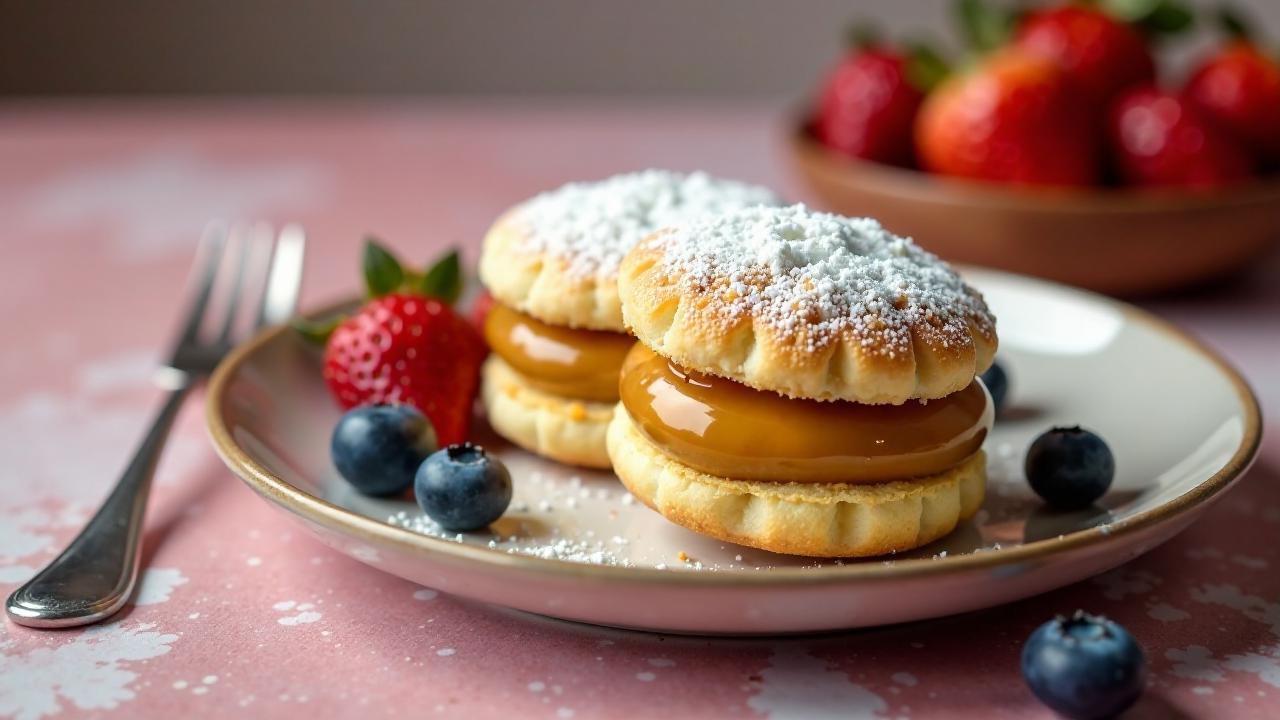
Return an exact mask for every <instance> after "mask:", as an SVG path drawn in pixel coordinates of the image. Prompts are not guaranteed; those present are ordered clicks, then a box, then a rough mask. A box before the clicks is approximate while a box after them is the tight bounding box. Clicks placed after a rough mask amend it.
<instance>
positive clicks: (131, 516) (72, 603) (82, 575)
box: [5, 376, 191, 628]
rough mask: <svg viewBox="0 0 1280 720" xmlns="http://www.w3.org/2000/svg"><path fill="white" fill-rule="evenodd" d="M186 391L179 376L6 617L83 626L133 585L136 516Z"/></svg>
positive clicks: (111, 608) (138, 530) (108, 611)
mask: <svg viewBox="0 0 1280 720" xmlns="http://www.w3.org/2000/svg"><path fill="white" fill-rule="evenodd" d="M190 391H191V383H190V379H189V378H187V377H186V376H183V377H181V378H179V382H175V383H173V384H172V385H171V386H170V389H169V396H168V397H167V398H166V399H165V402H164V405H163V407H161V409H160V412H159V413H158V414H157V415H156V418H155V421H154V422H153V423H152V425H151V429H150V430H149V431H147V436H146V438H144V439H143V441H142V444H141V445H140V446H139V447H138V450H137V452H136V453H135V454H134V456H133V460H131V461H130V462H129V467H128V468H126V469H125V471H124V475H122V476H121V477H120V480H119V481H118V482H117V483H116V486H115V489H113V490H112V491H111V495H110V496H109V497H108V498H107V500H106V502H104V503H103V504H102V507H101V508H99V509H98V512H97V513H95V514H94V516H93V518H92V519H91V520H89V524H88V525H85V527H84V529H83V530H81V531H80V534H79V535H77V536H76V539H75V540H72V541H71V544H70V545H68V546H67V549H66V550H63V551H62V554H61V555H59V556H58V557H57V558H55V559H54V560H53V562H51V563H49V565H48V566H47V567H45V569H44V570H41V571H40V573H39V574H38V575H36V576H35V577H33V578H32V579H31V580H29V581H28V582H27V583H26V584H25V585H23V586H22V587H20V588H18V589H17V590H15V591H14V592H13V594H12V595H10V596H9V600H8V602H7V603H6V604H5V611H6V612H8V614H9V617H10V618H11V619H12V620H13V621H14V622H16V623H18V624H19V625H26V626H28V627H39V628H56V627H72V626H75V625H89V624H91V623H95V622H98V621H99V620H103V619H105V618H107V617H110V616H111V615H113V614H115V612H116V611H117V610H119V609H120V608H121V607H122V606H124V604H125V603H126V602H127V601H128V600H129V596H130V595H132V594H133V588H134V585H135V583H136V582H137V579H138V553H139V550H140V548H141V545H142V525H143V516H144V515H145V514H146V509H147V495H148V494H150V490H151V479H152V477H154V476H155V471H156V463H157V461H159V459H160V453H161V451H162V450H163V449H164V444H165V440H166V439H167V438H168V437H169V430H170V429H171V428H172V427H173V421H174V418H175V417H177V414H178V410H179V409H180V408H181V407H182V401H183V400H185V399H186V398H187V394H188V393H189V392H190Z"/></svg>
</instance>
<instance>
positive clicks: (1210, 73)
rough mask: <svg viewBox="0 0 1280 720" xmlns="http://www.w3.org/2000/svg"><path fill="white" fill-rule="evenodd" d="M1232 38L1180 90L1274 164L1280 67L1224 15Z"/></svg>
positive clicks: (1279, 145)
mask: <svg viewBox="0 0 1280 720" xmlns="http://www.w3.org/2000/svg"><path fill="white" fill-rule="evenodd" d="M1221 20H1222V24H1223V25H1224V26H1226V28H1227V30H1228V32H1230V33H1231V35H1232V36H1233V39H1232V40H1231V41H1230V42H1228V43H1226V44H1225V45H1224V46H1222V47H1221V48H1219V49H1218V51H1217V52H1216V53H1214V54H1213V55H1211V56H1209V57H1208V58H1205V60H1204V61H1203V62H1201V64H1200V65H1199V67H1198V68H1197V69H1196V70H1195V71H1194V72H1193V73H1192V74H1191V76H1190V78H1189V79H1188V80H1187V84H1186V87H1185V88H1184V90H1183V92H1184V93H1185V94H1186V97H1187V98H1188V99H1189V100H1190V101H1191V102H1192V103H1193V104H1194V105H1195V106H1196V107H1197V108H1199V109H1200V110H1201V111H1202V112H1203V113H1204V114H1205V115H1207V116H1208V117H1209V118H1211V119H1212V120H1213V121H1214V122H1217V123H1218V124H1219V125H1221V126H1222V127H1224V128H1226V129H1227V130H1228V131H1230V132H1231V133H1232V134H1233V135H1235V137H1236V138H1237V139H1238V140H1240V142H1242V143H1244V145H1245V147H1246V148H1247V149H1248V150H1250V151H1251V152H1253V153H1255V154H1256V155H1257V156H1259V157H1260V158H1261V159H1262V161H1263V162H1264V163H1265V164H1267V165H1271V166H1280V63H1278V62H1277V61H1276V58H1274V57H1270V56H1268V55H1267V54H1265V53H1263V52H1262V51H1261V50H1259V49H1258V46H1257V45H1256V44H1254V43H1253V42H1252V41H1250V39H1249V36H1248V33H1247V32H1246V29H1245V25H1244V23H1243V22H1242V21H1241V20H1239V19H1238V18H1236V17H1235V16H1234V15H1232V14H1230V13H1228V12H1224V13H1223V14H1222V17H1221Z"/></svg>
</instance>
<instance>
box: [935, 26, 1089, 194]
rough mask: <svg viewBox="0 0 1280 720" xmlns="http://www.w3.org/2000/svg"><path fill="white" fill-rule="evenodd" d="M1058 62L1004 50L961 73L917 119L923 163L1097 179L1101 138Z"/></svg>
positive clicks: (978, 172)
mask: <svg viewBox="0 0 1280 720" xmlns="http://www.w3.org/2000/svg"><path fill="white" fill-rule="evenodd" d="M1084 108H1085V105H1084V103H1083V102H1082V100H1081V99H1080V97H1079V95H1078V94H1077V92H1076V91H1075V90H1074V89H1073V87H1072V86H1071V85H1070V83H1069V82H1068V80H1067V77H1066V74H1065V73H1064V72H1063V71H1062V70H1061V69H1059V67H1058V66H1057V64H1055V63H1054V62H1052V61H1050V60H1046V59H1044V58H1041V57H1038V56H1035V55H1030V54H1028V53H1025V52H1022V51H1019V50H1016V49H1006V50H1002V51H999V52H997V53H995V54H993V55H991V56H989V57H987V58H985V59H983V60H982V62H980V63H979V64H978V65H977V66H976V67H974V68H973V69H971V70H970V71H968V72H964V73H961V74H958V75H953V76H952V77H950V78H948V79H947V80H946V81H945V82H943V83H942V85H940V86H939V87H938V89H937V90H935V91H934V92H933V93H932V94H931V95H930V96H929V97H928V99H927V100H926V101H925V104H924V106H923V107H922V108H921V110H920V116H919V118H918V119H917V121H916V129H915V134H916V147H917V151H918V153H919V156H920V164H921V165H922V166H923V167H924V168H925V169H927V170H929V171H931V172H934V173H939V174H942V175H952V176H957V177H965V178H972V179H978V180H991V181H1000V182H1007V183H1013V184H1021V185H1092V184H1094V183H1096V182H1097V181H1098V179H1099V175H1100V172H1099V166H1100V162H1099V155H1098V138H1097V132H1096V130H1095V129H1094V123H1091V122H1090V121H1089V118H1088V116H1087V115H1086V114H1085V112H1084Z"/></svg>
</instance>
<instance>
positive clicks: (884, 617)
mask: <svg viewBox="0 0 1280 720" xmlns="http://www.w3.org/2000/svg"><path fill="white" fill-rule="evenodd" d="M967 276H968V278H969V280H970V281H971V282H973V283H974V284H975V285H977V286H978V287H979V288H980V289H981V290H982V291H983V292H984V293H985V294H986V296H987V300H988V301H989V303H990V304H991V307H992V308H993V309H994V311H995V313H996V315H997V317H998V323H999V324H998V329H999V333H1000V359H1001V362H1002V363H1003V364H1004V365H1005V366H1006V367H1007V368H1008V369H1009V372H1010V375H1011V377H1012V388H1013V389H1012V393H1011V402H1010V410H1009V412H1008V413H1007V415H1006V417H1004V418H1002V419H1001V420H1000V421H998V422H997V424H996V427H995V430H994V432H993V433H992V434H991V436H990V437H989V438H988V440H987V444H986V448H987V452H988V455H989V457H990V468H989V471H990V482H989V485H988V493H987V495H988V497H987V501H986V504H985V505H984V507H983V510H982V511H981V512H980V513H979V514H978V516H977V517H976V518H974V519H973V520H971V521H969V522H967V523H964V524H963V525H962V526H961V527H960V528H958V529H957V530H956V531H955V532H954V533H953V534H951V535H950V536H949V537H947V538H944V539H943V540H941V541H939V542H936V543H934V544H932V545H929V546H927V547H925V548H921V549H920V550H917V551H914V552H911V553H906V554H900V555H897V556H892V557H887V558H880V559H872V560H861V561H854V560H848V561H826V560H823V561H815V560H812V559H805V558H792V557H785V556H780V555H774V554H771V553H767V552H763V551H758V550H751V549H747V548H742V547H737V546H734V545H729V544H725V543H720V542H718V541H714V540H711V539H709V538H705V537H702V536H699V535H696V534H694V533H692V532H689V531H687V530H684V529H683V528H680V527H677V526H675V525H672V524H670V523H668V522H666V521H665V520H663V519H662V518H661V517H659V516H658V515H657V514H655V513H653V512H651V511H650V510H649V509H647V508H645V507H644V506H642V505H641V504H640V503H638V502H634V501H632V500H631V498H630V496H629V495H627V493H626V492H625V491H624V490H623V489H622V487H621V486H620V485H619V484H618V483H617V481H616V480H615V479H614V478H613V476H612V475H610V474H608V473H602V472H593V471H584V470H580V469H575V468H570V467H565V466H562V465H558V464H556V463H552V462H549V461H545V460H542V459H540V458H537V457H534V456H532V455H529V454H527V453H525V452H523V451H520V450H518V449H515V448H512V447H511V446H509V445H506V444H504V443H502V442H501V441H499V440H497V439H496V438H492V437H489V436H487V435H485V434H484V433H483V432H482V435H483V437H482V438H481V439H482V440H483V441H484V442H485V444H486V445H487V446H488V447H489V448H490V450H492V451H494V452H496V453H498V454H499V455H500V456H501V457H502V459H503V460H504V461H505V462H506V463H507V465H508V466H509V468H510V469H511V472H512V475H513V477H514V478H515V483H516V494H515V500H514V501H513V503H512V508H511V510H509V511H508V513H507V515H506V516H505V517H504V518H503V519H502V520H500V521H499V522H498V523H496V524H495V526H494V529H493V532H482V533H473V534H469V535H465V536H452V535H449V536H443V537H442V536H441V534H440V533H439V532H438V531H437V532H434V533H433V532H432V527H431V525H430V523H429V522H428V521H425V520H424V519H423V518H422V516H421V514H420V513H419V512H418V509H417V507H416V506H415V505H414V504H413V503H412V502H410V501H407V500H395V501H385V500H372V499H369V498H365V497H361V496H360V495H358V494H356V493H355V492H354V491H352V490H351V489H350V487H349V486H347V485H346V483H345V482H344V481H343V480H342V479H341V478H340V477H339V476H338V475H337V473H336V471H335V470H334V469H333V466H332V464H331V463H330V461H329V454H328V449H327V448H328V438H329V433H330V431H331V430H332V428H333V426H334V423H335V422H336V421H337V419H338V417H339V415H340V412H339V410H338V408H337V407H336V406H335V405H334V403H333V402H332V401H331V400H330V398H329V395H328V393H327V392H326V390H325V387H324V383H323V381H322V380H321V377H320V365H319V355H318V353H317V352H316V351H315V350H314V349H312V348H309V347H307V346H306V345H305V344H304V343H303V342H302V341H301V340H299V339H298V338H296V337H295V336H294V335H293V334H292V333H291V332H289V331H286V330H274V331H269V332H267V333H265V334H264V335H262V336H260V337H258V338H257V339H256V340H254V341H253V342H251V343H249V344H248V345H246V346H244V347H242V348H240V349H239V350H237V351H236V352H235V353H234V354H233V355H232V356H231V357H229V358H228V359H227V360H226V362H225V363H224V364H223V365H222V367H221V368H219V370H218V372H217V374H216V375H215V377H214V378H213V380H212V383H211V385H210V389H209V397H208V422H209V427H210V431H211V433H212V436H213V440H214V444H215V445H216V446H217V449H218V452H219V453H220V454H221V455H222V457H223V459H224V460H225V461H226V463H227V465H228V466H229V467H230V468H231V469H232V470H233V471H234V472H235V473H236V474H237V475H239V476H240V477H241V478H243V479H244V480H245V482H246V483H248V484H249V486H250V487H252V488H253V489H254V490H256V491H257V492H258V493H259V494H261V495H262V496H263V497H264V498H266V499H267V500H268V501H269V502H271V503H272V504H274V505H275V506H277V507H278V508H280V509H281V510H284V511H285V512H286V513H288V514H289V515H290V516H292V517H293V518H295V519H296V520H299V521H300V522H302V523H303V524H304V525H305V526H306V527H307V528H309V529H310V530H311V531H313V532H314V533H315V534H316V535H317V536H318V537H319V538H320V539H321V540H322V541H324V542H325V543H326V544H328V545H330V546H332V547H334V548H336V549H338V550H339V551H341V552H344V553H346V554H348V555H350V556H352V557H354V558H356V559H358V560H361V561H362V562H365V563H368V564H370V565H373V566H374V567H377V568H379V569H382V570H385V571H387V572H391V573H395V574H396V575H400V576H402V577H405V578H408V579H410V580H413V581H415V582H418V583H421V584H423V585H427V586H430V587H433V588H437V589H439V590H442V591H444V592H448V593H453V594H455V595H459V596H462V597H467V598H471V599H475V600H480V601H483V602H488V603H495V604H498V605H505V606H508V607H512V608H517V609H520V610H525V611H529V612H534V613H540V614H543V615H549V616H553V617H558V618H565V619H570V620H579V621H584V622H590V623H597V624H602V625H614V626H621V627H629V628H640V629H648V630H661V631H668V632H685V633H742V634H747V633H752V634H754V633H790V632H804V631H816V630H830V629H837V628H852V627H863V626H872V625H883V624H888V623H896V622H904V621H909V620H919V619H923V618H930V617H938V616H942V615H949V614H953V613H959V612H964V611H968V610H975V609H978V608H984V607H989V606H992V605H997V604H1000V603H1006V602H1010V601H1012V600H1017V599H1020V598H1024V597H1028V596H1030V595H1034V594H1036V593H1041V592H1045V591H1047V590H1051V589H1053V588H1057V587H1061V586H1063V585H1067V584H1069V583H1073V582H1076V581H1078V580H1081V579H1083V578H1087V577H1089V576H1091V575H1094V574H1097V573H1100V572H1103V571H1105V570H1108V569H1110V568H1112V567H1115V566H1117V565H1119V564H1121V563H1123V562H1125V561H1126V560H1129V559H1131V558H1133V557H1136V556H1137V555H1140V554H1142V553H1144V552H1146V551H1148V550H1150V549H1151V548H1153V547H1155V546H1156V545H1158V544H1159V543H1161V542H1163V541H1165V540H1167V539H1169V538H1170V537H1172V536H1173V535H1174V534H1175V533H1177V532H1178V531H1180V530H1182V529H1183V528H1185V527H1186V526H1187V525H1188V524H1189V523H1190V522H1191V521H1192V520H1194V519H1195V518H1196V517H1197V516H1198V515H1199V514H1200V513H1201V512H1203V511H1204V510H1205V509H1206V508H1207V507H1208V506H1209V504H1210V503H1211V502H1213V501H1214V500H1216V499H1217V498H1219V497H1220V496H1221V495H1222V492H1223V491H1224V490H1226V489H1227V488H1228V487H1230V485H1231V484H1232V483H1233V482H1234V481H1235V480H1236V479H1237V478H1238V477H1239V476H1240V474H1241V473H1242V472H1244V470H1245V469H1246V468H1247V466H1248V464H1249V462H1250V461H1251V460H1252V458H1253V455H1254V453H1255V451H1256V449H1257V445H1258V441H1259V436H1260V434H1261V419H1260V416H1259V411H1258V405H1257V402H1256V401H1255V399H1254V398H1253V395H1252V394H1251V393H1250V391H1249V389H1248V387H1247V385H1246V384H1245V383H1244V381H1243V380H1241V378H1240V377H1239V376H1238V375H1237V374H1236V373H1235V371H1234V370H1232V369H1231V368H1230V367H1228V366H1227V365H1226V364H1225V363H1224V362H1223V361H1222V360H1221V359H1220V358H1219V357H1218V356H1217V355H1215V354H1214V353H1212V352H1211V351H1209V350H1208V349H1206V348H1205V347H1203V346H1201V345H1199V344H1198V343H1197V342H1195V341H1194V340H1192V339H1191V338H1189V337H1187V336H1186V335H1183V334H1182V333H1181V332H1179V331H1177V330H1175V329H1174V328H1172V327H1170V326H1169V325H1167V324H1165V323H1163V322H1162V321H1160V320H1157V319H1155V318H1154V317H1152V316H1150V315H1148V314H1146V313H1144V312H1142V311H1140V310H1137V309H1135V308H1132V307H1130V306H1127V305H1124V304H1121V303H1118V302H1115V301H1112V300H1108V299H1105V298H1102V297H1100V296H1096V295H1092V294H1088V293H1084V292H1080V291H1076V290H1071V289H1067V288H1064V287H1061V286H1057V285H1052V284H1048V283H1045V282H1041V281H1037V280H1031V279H1028V278H1023V277H1019V276H1014V275H1006V274H1001V273H995V272H988V271H977V270H974V271H971V272H968V273H967ZM479 424H480V425H481V426H483V422H480V423H479ZM1074 424H1081V425H1084V426H1086V427H1088V428H1091V429H1093V430H1095V431H1096V432H1098V433H1100V434H1101V435H1102V437H1103V438H1105V439H1106V440H1107V441H1108V442H1109V443H1110V445H1111V448H1112V450H1113V451H1114V453H1115V455H1116V466H1117V477H1116V482H1115V484H1114V485H1113V486H1112V489H1111V491H1110V492H1109V493H1108V494H1107V496H1106V497H1105V498H1103V500H1102V501H1101V503H1100V507H1099V508H1096V509H1094V510H1090V511H1084V512H1079V513H1072V514H1057V513H1051V512H1047V511H1045V510H1044V509H1043V508H1042V506H1041V504H1040V503H1039V502H1038V501H1037V500H1036V498H1035V496H1034V495H1033V494H1032V493H1031V491H1030V490H1029V488H1028V487H1027V485H1026V482H1025V481H1024V479H1023V477H1022V456H1023V453H1024V452H1025V449H1026V447H1027V445H1028V444H1029V443H1030V442H1031V440H1032V439H1034V438H1035V436H1036V435H1038V434H1039V433H1040V432H1041V431H1043V430H1045V429H1047V428H1049V427H1050V426H1053V425H1074ZM393 518H394V520H393ZM406 526H408V527H406Z"/></svg>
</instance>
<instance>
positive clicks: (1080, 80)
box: [1013, 5, 1156, 107]
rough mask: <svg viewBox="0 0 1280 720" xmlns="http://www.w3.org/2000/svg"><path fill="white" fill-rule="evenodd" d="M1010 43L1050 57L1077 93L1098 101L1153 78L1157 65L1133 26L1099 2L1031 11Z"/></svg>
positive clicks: (1030, 52)
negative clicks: (1098, 4)
mask: <svg viewBox="0 0 1280 720" xmlns="http://www.w3.org/2000/svg"><path fill="white" fill-rule="evenodd" d="M1013 45H1014V47H1017V48H1018V49H1020V50H1022V51H1024V52H1026V53H1029V54H1032V55H1036V56H1038V57H1042V58H1045V59H1047V60H1052V61H1053V62H1055V63H1057V65H1058V67H1060V68H1062V70H1063V72H1065V73H1066V76H1067V79H1068V80H1069V81H1070V82H1071V83H1072V84H1073V85H1075V87H1076V90H1077V91H1078V92H1079V93H1080V95H1081V97H1082V98H1083V99H1084V100H1085V101H1086V102H1090V103H1096V104H1097V107H1105V104H1106V103H1107V102H1108V101H1109V100H1110V99H1111V98H1112V97H1114V96H1115V94H1116V93H1118V92H1119V91H1121V90H1123V89H1125V88H1126V87H1129V86H1132V85H1138V84H1147V83H1152V82H1155V79H1156V65H1155V61H1154V60H1152V58H1151V50H1150V48H1149V47H1148V46H1147V41H1146V38H1144V37H1143V36H1142V33H1140V32H1139V31H1138V30H1137V28H1135V27H1134V26H1133V25H1130V24H1129V23H1125V22H1121V21H1119V20H1117V19H1115V18H1113V17H1112V16H1111V15H1109V14H1108V13H1106V12H1103V11H1102V10H1101V9H1099V8H1097V7H1092V6H1087V5H1064V6H1060V7H1054V8H1050V9H1046V10H1040V11H1035V12H1031V13H1030V14H1028V15H1027V16H1026V17H1025V18H1024V19H1023V20H1022V22H1021V23H1019V25H1018V28H1017V30H1016V31H1015V33H1014V39H1013Z"/></svg>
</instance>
